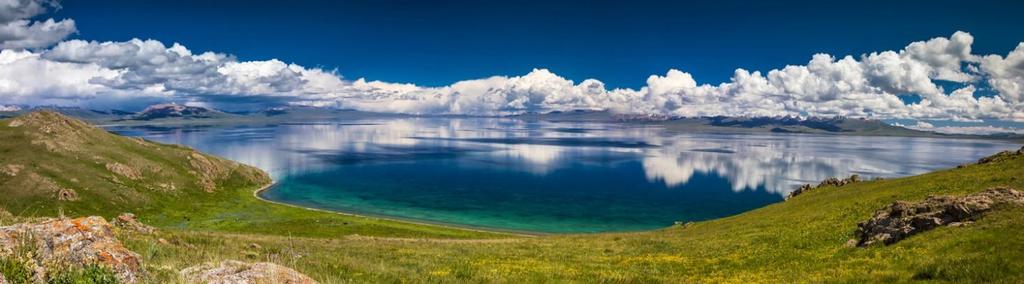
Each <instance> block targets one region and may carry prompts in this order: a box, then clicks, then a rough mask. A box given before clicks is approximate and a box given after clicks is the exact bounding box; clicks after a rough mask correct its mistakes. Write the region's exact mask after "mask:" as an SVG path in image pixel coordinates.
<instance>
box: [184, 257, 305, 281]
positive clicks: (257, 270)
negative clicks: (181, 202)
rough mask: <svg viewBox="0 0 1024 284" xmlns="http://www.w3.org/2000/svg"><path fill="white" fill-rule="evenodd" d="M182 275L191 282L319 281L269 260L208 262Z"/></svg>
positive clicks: (190, 268)
mask: <svg viewBox="0 0 1024 284" xmlns="http://www.w3.org/2000/svg"><path fill="white" fill-rule="evenodd" d="M181 277H182V278H183V279H185V281H187V282H189V283H208V284H227V283H281V284H285V283H288V284H298V283H302V284H306V283H317V282H316V281H315V280H313V278H309V277H308V276H306V275H303V274H302V273H299V272H298V271H295V270H293V269H291V268H287V267H284V266H280V265H277V264H273V263H269V262H260V263H245V262H241V261H235V260H228V261H223V262H221V263H219V264H213V263H207V264H203V265H198V266H193V267H189V268H186V269H184V270H182V271H181Z"/></svg>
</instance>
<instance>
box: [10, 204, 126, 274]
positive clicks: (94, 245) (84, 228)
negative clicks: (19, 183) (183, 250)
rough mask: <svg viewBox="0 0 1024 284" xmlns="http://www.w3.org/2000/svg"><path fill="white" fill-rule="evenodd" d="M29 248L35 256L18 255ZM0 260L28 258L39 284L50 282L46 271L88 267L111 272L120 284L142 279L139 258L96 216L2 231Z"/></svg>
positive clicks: (17, 226)
mask: <svg viewBox="0 0 1024 284" xmlns="http://www.w3.org/2000/svg"><path fill="white" fill-rule="evenodd" d="M26 247H27V249H29V250H31V251H32V252H33V253H31V254H29V255H27V256H21V255H15V254H16V252H17V251H19V250H20V249H26ZM19 248H20V249H19ZM0 257H28V258H29V259H27V261H28V262H30V263H33V264H34V265H31V267H35V268H36V269H34V270H35V271H34V274H35V275H34V277H35V278H36V279H39V280H45V279H47V276H46V273H47V267H66V266H68V265H70V266H79V267H81V266H84V265H87V264H96V265H100V266H102V267H105V268H107V269H110V270H111V271H112V272H114V274H116V276H117V278H118V280H119V281H120V282H121V283H139V282H141V281H142V275H143V271H142V266H141V264H140V261H139V255H138V254H136V253H134V252H132V251H130V250H128V249H127V248H125V247H124V245H122V244H121V242H120V241H118V240H117V238H115V237H114V233H113V230H112V227H111V225H110V223H107V221H106V220H104V219H103V217H96V216H93V217H83V218H75V219H46V220H43V221H40V222H34V223H21V224H15V225H11V226H5V227H0Z"/></svg>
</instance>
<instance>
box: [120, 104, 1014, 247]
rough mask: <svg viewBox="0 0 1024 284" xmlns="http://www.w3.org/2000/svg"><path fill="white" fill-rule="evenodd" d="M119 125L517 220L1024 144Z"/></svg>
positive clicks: (599, 228) (466, 123) (337, 182)
mask: <svg viewBox="0 0 1024 284" xmlns="http://www.w3.org/2000/svg"><path fill="white" fill-rule="evenodd" d="M108 129H109V130H111V131H114V132H116V133H119V134H122V135H127V136H139V137H144V138H146V139H150V140H154V141H159V142H163V143H175V144H185V145H189V146H192V147H194V148H196V149H199V150H201V151H205V152H208V153H212V154H215V155H220V156H223V157H226V158H229V159H232V160H235V161H239V162H243V163H247V164H250V165H254V166H257V167H260V168H262V169H264V170H266V171H267V172H269V173H271V175H272V176H273V177H274V180H275V181H276V182H277V184H276V185H275V186H274V187H272V188H271V189H269V190H267V191H265V192H263V193H262V197H263V198H266V199H269V200H274V201H279V202H284V203H290V204H295V205H300V206H305V207H312V208H319V209H326V210H333V211H339V212H348V213H357V214H364V215H372V216H383V217H391V218H397V219H406V220H416V221H422V222H431V223H444V224H454V225H460V226H471V227H479V228H491V229H500V230H509V231H528V232H544V233H582V232H608V231H635V230H647V229H655V228H662V227H666V226H669V225H671V224H673V222H676V221H681V222H687V221H700V220H708V219H714V218H720V217H725V216H730V215H734V214H738V213H741V212H744V211H748V210H752V209H755V208H758V207H762V206H765V205H767V204H771V203H774V202H780V201H782V200H783V196H784V195H785V194H786V193H787V192H789V191H792V190H793V189H794V188H796V187H797V186H799V185H801V184H806V183H812V184H816V183H818V182H819V181H821V180H823V179H825V178H828V177H846V176H849V175H851V174H859V175H861V176H862V177H866V178H871V177H899V176H907V175H915V174H921V173H925V172H929V171H932V170H936V169H942V168H949V167H954V166H956V165H957V164H961V163H964V162H968V161H973V160H976V159H978V158H980V157H983V156H987V155H990V154H993V153H995V152H998V151H1002V150H1009V149H1015V148H1017V147H1019V146H1018V145H1015V144H1009V143H1004V142H1000V141H986V140H964V139H935V138H904V137H856V136H825V135H799V134H708V133H678V132H669V131H666V130H664V129H661V128H659V127H657V126H652V125H644V124H628V123H623V124H618V123H556V122H543V121H533V122H529V121H523V120H517V119H500V118H388V119H367V120H352V121H346V122H322V123H297V124H274V125H245V126H210V127H197V126H189V127H110V128H108Z"/></svg>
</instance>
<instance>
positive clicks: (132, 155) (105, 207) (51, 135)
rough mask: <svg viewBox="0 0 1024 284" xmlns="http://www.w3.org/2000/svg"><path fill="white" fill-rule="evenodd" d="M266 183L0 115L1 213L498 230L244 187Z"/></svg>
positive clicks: (164, 223)
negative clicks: (276, 197) (317, 205)
mask: <svg viewBox="0 0 1024 284" xmlns="http://www.w3.org/2000/svg"><path fill="white" fill-rule="evenodd" d="M270 182H271V181H270V178H269V176H268V175H267V174H266V173H264V172H263V171H261V170H259V169H257V168H254V167H250V166H247V165H243V164H239V163H236V162H233V161H229V160H225V159H221V158H218V157H214V156H211V155H207V154H203V153H200V152H198V151H196V150H194V149H191V148H188V147H185V146H177V145H166V144H160V143H155V142H150V141H146V140H143V139H139V138H129V137H123V136H119V135H115V134H112V133H109V132H107V131H105V130H103V129H100V128H96V127H94V126H91V125H89V124H87V123H85V122H82V121H79V120H76V119H72V118H69V117H67V116H64V115H61V114H59V113H57V112H52V111H37V112H31V113H28V114H24V115H21V116H18V117H14V118H10V119H5V120H0V196H3V198H2V199H0V209H5V210H6V211H9V212H11V213H13V214H15V215H18V216H56V215H58V214H64V215H67V216H87V215H100V216H104V217H107V218H112V217H114V216H117V215H118V214H120V213H122V212H131V213H135V214H137V215H139V217H140V218H141V219H142V220H143V221H145V222H147V223H150V224H153V225H157V226H160V227H165V228H177V229H201V230H218V231H231V232H249V233H268V234H281V235H295V236H336V235H341V234H350V233H353V232H358V233H362V234H366V235H399V236H418V237H423V236H429V237H493V236H498V235H500V234H491V233H484V232H474V231H466V230H461V229H453V228H442V227H435V226H426V225H417V224H410V223H403V222H395V221H389V220H382V219H376V218H364V217H358V216H346V215H340V214H331V213H324V212H317V211H310V210H305V209H300V208H294V207H289V206H283V205H277V204H271V203H267V202H263V201H261V200H258V199H256V198H255V197H254V196H253V191H254V190H256V189H258V188H261V187H263V186H266V185H268V184H269V183H270ZM312 224H317V225H322V226H311V225H312Z"/></svg>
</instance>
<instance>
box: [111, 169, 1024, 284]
mask: <svg viewBox="0 0 1024 284" xmlns="http://www.w3.org/2000/svg"><path fill="white" fill-rule="evenodd" d="M1022 178H1024V156H1015V157H1011V158H1009V159H1006V160H1003V161H999V162H996V163H991V164H985V165H974V166H969V167H966V168H963V169H951V170H943V171H938V172H934V173H929V174H925V175H920V176H913V177H907V178H899V179H891V180H882V181H869V182H861V183H855V184H851V185H846V186H843V187H839V188H834V187H826V188H820V189H817V190H813V191H810V192H808V193H805V194H802V195H800V196H797V197H795V198H793V199H791V200H789V201H787V202H783V203H778V204H773V205H769V206H767V207H764V208H761V209H757V210H753V211H750V212H747V213H744V214H740V215H736V216H733V217H729V218H723V219H719V220H713V221H707V222H699V223H695V224H692V225H690V226H686V227H683V226H675V227H671V228H666V229H663V230H657V231H651V232H639V233H614V234H591V235H555V236H542V237H527V238H523V237H510V238H505V239H491V240H438V239H432V238H411V239H410V238H368V237H343V238H316V237H313V238H310V237H281V236H273V235H263V234H237V233H222V232H212V231H211V232H193V231H183V230H165V231H163V232H161V233H159V234H157V235H135V234H127V233H124V234H122V235H123V237H122V239H124V240H126V242H127V245H128V246H129V247H131V248H132V249H134V250H135V251H136V252H139V253H141V254H142V255H143V258H144V261H145V262H146V266H147V268H148V269H149V271H150V272H152V276H153V277H155V279H158V280H159V281H161V282H162V281H177V280H176V278H175V277H176V276H175V274H174V272H175V271H177V270H179V269H181V268H184V267H187V266H189V265H192V264H193V263H194V262H196V261H217V260H222V259H240V260H250V261H272V262H276V263H279V264H282V265H286V266H289V267H293V268H295V269H297V270H299V271H301V272H304V273H306V274H308V275H310V276H311V277H313V278H315V279H318V280H320V281H322V282H325V283H345V282H385V283H387V282H395V283H397V282H419V283H423V282H506V283H519V282H585V283H590V282H614V283H627V282H665V283H680V282H684V283H685V282H737V283H740V282H784V283H785V282H906V281H914V280H929V281H939V282H1010V283H1013V282H1017V283H1019V282H1021V281H1024V262H1021V261H1019V260H1020V259H1022V258H1024V249H1022V248H1024V208H1021V207H1002V208H998V209H997V210H995V211H993V212H992V213H989V214H988V215H986V216H985V217H983V218H981V219H980V220H978V221H977V222H976V223H974V224H972V225H968V226H965V227H955V228H954V227H943V228H939V229H936V230H932V231H928V232H924V233H921V234H918V235H914V236H912V237H910V238H908V239H906V240H903V241H901V242H899V243H896V244H894V245H890V246H884V245H875V246H871V247H868V248H851V247H845V246H844V243H846V241H847V240H849V239H851V238H853V232H854V230H855V229H856V226H857V225H856V224H857V223H858V222H860V221H863V220H866V219H867V218H870V216H871V215H872V214H873V213H874V212H875V211H876V210H878V209H881V208H882V207H884V206H886V205H888V204H889V203H891V202H893V201H896V200H922V199H924V198H926V197H927V196H928V195H945V194H948V195H962V194H969V193H973V192H978V191H981V190H984V189H987V188H990V187H993V186H1011V187H1014V188H1018V189H1021V188H1024V180H1022ZM159 238H164V239H166V240H169V244H161V243H160V242H159V241H158V239H159ZM250 243H256V244H259V248H258V249H252V248H250V247H249V244H250Z"/></svg>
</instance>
